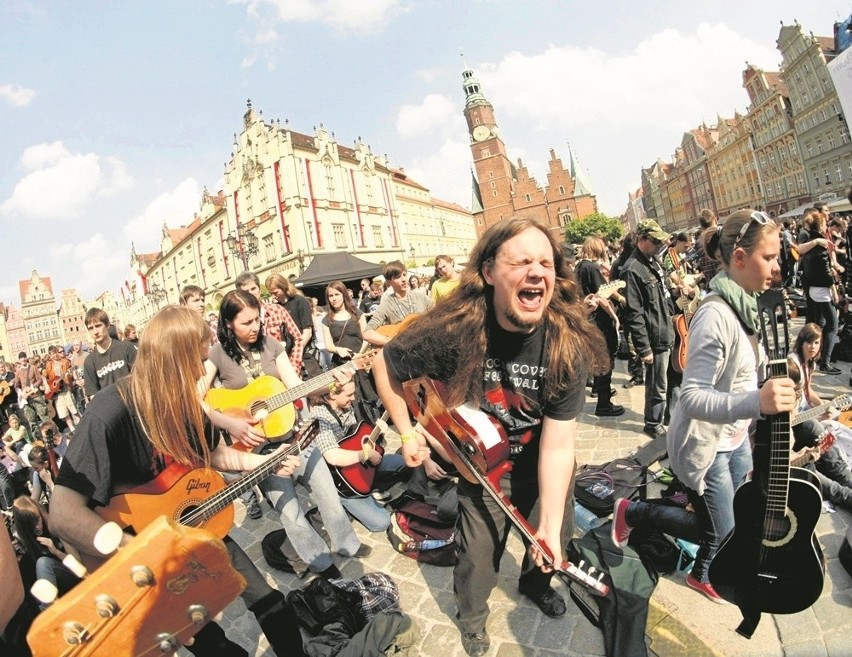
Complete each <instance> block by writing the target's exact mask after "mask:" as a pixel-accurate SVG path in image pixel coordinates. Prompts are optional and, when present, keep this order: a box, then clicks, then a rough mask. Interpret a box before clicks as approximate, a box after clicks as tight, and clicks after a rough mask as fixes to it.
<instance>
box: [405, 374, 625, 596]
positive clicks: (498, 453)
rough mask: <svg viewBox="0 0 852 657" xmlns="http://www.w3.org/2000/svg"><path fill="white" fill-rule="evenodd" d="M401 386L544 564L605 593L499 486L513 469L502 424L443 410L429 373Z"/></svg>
mask: <svg viewBox="0 0 852 657" xmlns="http://www.w3.org/2000/svg"><path fill="white" fill-rule="evenodd" d="M403 387H404V389H405V396H406V400H407V402H408V406H409V409H410V410H411V412H412V413H413V414H414V415H415V417H416V418H417V421H418V422H419V423H420V424H421V426H423V427H424V428H425V429H426V430H427V431H428V432H429V433H430V434H431V435H432V436H434V437H435V438H436V439H437V440H438V441H439V442H440V443H441V445H442V446H443V447H444V449H445V450H446V452H447V454H448V456H449V457H450V459H451V460H452V462H453V465H455V466H456V468H457V469H458V471H459V474H460V475H461V476H463V477H464V478H465V479H467V480H468V481H469V482H471V483H474V484H480V485H481V486H482V487H483V489H484V490H485V492H487V493H488V494H489V495H490V496H491V497H492V498H493V499H494V501H495V502H497V504H499V505H500V508H501V509H502V510H503V512H504V513H505V514H506V516H507V517H508V518H509V520H511V521H512V523H513V524H514V525H515V527H516V528H517V529H518V531H520V532H521V535H522V536H523V537H524V538H525V539H526V540H527V541H528V542H529V543H530V544H532V545H534V546H535V547H536V548H538V549H539V551H540V552H541V554H542V555H543V557H544V561H545V563H547V565H549V566H551V567H553V569H554V571H555V572H556V573H557V574H558V575H559V576H561V577H563V578H568V579H570V580H572V581H575V582H577V583H578V584H581V585H583V586H584V587H586V588H587V589H588V590H589V591H590V592H591V593H593V594H595V595H601V596H603V595H606V594H607V593H608V592H609V586H608V585H607V584H606V583H605V582H604V581H603V577H604V574H603V573H599V574H597V575H595V574H594V571H595V569H594V568H593V567H589V569H588V571H586V570H583V562H580V564H578V565H574V564H572V563H571V562H570V561H558V560H557V559H558V555H554V554H553V552H552V551H551V549H550V548H549V547H548V546H547V545H545V544H544V543H542V542H541V541H539V540H538V539H536V538H535V530H534V529H533V528H532V527H531V526H530V524H529V522H527V520H526V518H524V517H523V516H522V515H521V514H520V512H519V511H518V510H517V508H516V507H515V506H514V505H513V504H512V501H511V500H510V499H509V498H508V497H506V495H505V494H504V493H503V491H502V490H501V489H500V477H502V476H503V475H504V474H505V473H506V472H508V471H509V470H510V469H511V468H512V463H511V461H510V460H509V439H508V437H507V436H506V432H505V430H504V429H503V427H502V425H501V424H500V423H499V422H498V421H497V420H495V419H494V418H492V417H491V416H490V415H488V414H486V413H484V412H483V411H480V410H478V409H473V408H470V407H467V406H460V407H458V408H447V406H446V404H445V403H444V400H443V397H442V391H443V386H442V385H441V383H439V382H437V381H433V380H432V379H430V378H428V377H420V378H417V379H412V380H411V381H406V382H405V383H404V384H403Z"/></svg>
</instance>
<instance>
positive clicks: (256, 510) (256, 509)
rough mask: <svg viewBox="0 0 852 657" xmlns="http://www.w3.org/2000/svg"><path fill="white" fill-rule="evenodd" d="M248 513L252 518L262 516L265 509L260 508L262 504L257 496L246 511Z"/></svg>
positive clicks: (255, 518)
mask: <svg viewBox="0 0 852 657" xmlns="http://www.w3.org/2000/svg"><path fill="white" fill-rule="evenodd" d="M246 515H248V517H249V518H251V519H252V520H257V519H258V518H260V516H262V515H263V511H262V510H261V508H260V504H259V503H258V501H257V498H254V499H253V500H252V501H251V503H250V504H249V507H248V510H247V511H246Z"/></svg>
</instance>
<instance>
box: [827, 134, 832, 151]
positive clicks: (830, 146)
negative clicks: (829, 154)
mask: <svg viewBox="0 0 852 657" xmlns="http://www.w3.org/2000/svg"><path fill="white" fill-rule="evenodd" d="M826 141H827V142H828V150H831V149H833V148H834V133H833V132H829V133H828V135H827V137H826Z"/></svg>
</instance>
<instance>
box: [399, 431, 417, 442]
mask: <svg viewBox="0 0 852 657" xmlns="http://www.w3.org/2000/svg"><path fill="white" fill-rule="evenodd" d="M416 437H417V434H416V433H415V431H414V429H410V430H409V431H406V432H405V433H401V434H399V442H401V443H402V444H403V445H404V444H405V443H410V442H411V441H412V440H414V439H415V438H416Z"/></svg>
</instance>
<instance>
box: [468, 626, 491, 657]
mask: <svg viewBox="0 0 852 657" xmlns="http://www.w3.org/2000/svg"><path fill="white" fill-rule="evenodd" d="M461 640H462V648H464V651H465V652H466V653H467V654H468V655H470V657H483V655H485V654H486V653H487V652H488V648H490V647H491V639H489V638H488V632H486V631H485V630H484V629H483V630H482V631H481V632H462V636H461Z"/></svg>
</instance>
